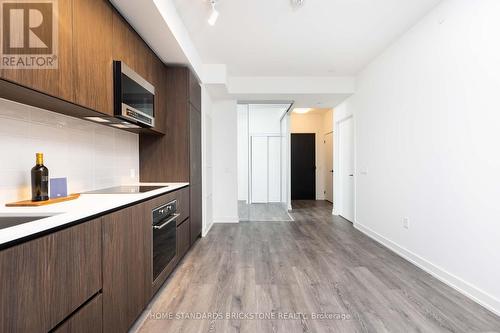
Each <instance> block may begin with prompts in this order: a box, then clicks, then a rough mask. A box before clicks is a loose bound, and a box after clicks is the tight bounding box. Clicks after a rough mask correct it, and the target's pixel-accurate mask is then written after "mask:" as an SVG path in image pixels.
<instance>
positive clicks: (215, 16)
mask: <svg viewBox="0 0 500 333" xmlns="http://www.w3.org/2000/svg"><path fill="white" fill-rule="evenodd" d="M216 3H217V1H216V0H210V5H211V6H212V12H211V13H210V16H209V17H208V24H210V25H211V26H214V25H215V23H216V22H217V19H218V18H219V12H218V11H217V9H215V5H216Z"/></svg>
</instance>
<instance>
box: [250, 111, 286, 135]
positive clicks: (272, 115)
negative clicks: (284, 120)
mask: <svg viewBox="0 0 500 333" xmlns="http://www.w3.org/2000/svg"><path fill="white" fill-rule="evenodd" d="M288 106H289V105H280V104H250V105H248V123H249V125H248V131H249V134H250V135H262V134H271V135H279V134H280V132H281V127H280V119H281V115H282V114H283V112H284V111H286V110H287V109H288Z"/></svg>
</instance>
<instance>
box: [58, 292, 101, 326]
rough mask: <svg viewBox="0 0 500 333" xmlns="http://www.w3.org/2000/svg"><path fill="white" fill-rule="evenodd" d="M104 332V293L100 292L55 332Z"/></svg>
mask: <svg viewBox="0 0 500 333" xmlns="http://www.w3.org/2000/svg"><path fill="white" fill-rule="evenodd" d="M89 332H92V333H99V332H102V295H101V294H98V295H97V296H95V297H94V298H93V299H92V300H90V301H89V302H88V303H87V304H85V305H84V306H82V308H81V309H79V310H78V311H77V312H76V313H75V314H73V315H72V316H71V317H70V318H68V319H67V320H66V321H64V322H63V323H62V324H61V325H60V326H59V327H57V328H56V329H55V330H54V331H53V333H89Z"/></svg>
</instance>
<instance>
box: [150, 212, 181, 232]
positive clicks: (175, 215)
mask: <svg viewBox="0 0 500 333" xmlns="http://www.w3.org/2000/svg"><path fill="white" fill-rule="evenodd" d="M179 216H181V214H174V216H172V217H171V218H169V219H168V221H167V222H165V223H163V224H162V225H160V226H157V225H154V226H153V229H156V230H160V229H163V228H164V227H165V226H166V225H168V224H170V223H171V222H173V221H175V220H177V218H178V217H179Z"/></svg>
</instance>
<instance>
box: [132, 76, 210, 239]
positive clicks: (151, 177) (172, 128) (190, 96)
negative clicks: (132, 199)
mask: <svg viewBox="0 0 500 333" xmlns="http://www.w3.org/2000/svg"><path fill="white" fill-rule="evenodd" d="M166 79H167V84H166V91H167V116H166V127H165V132H166V133H167V135H165V136H163V137H156V136H151V135H145V134H142V135H141V136H140V140H139V148H140V156H139V157H140V168H141V181H144V182H147V181H152V182H156V181H161V182H189V183H190V192H191V193H190V205H191V206H190V217H191V218H190V221H191V227H190V232H191V236H190V238H191V241H192V242H194V241H195V240H196V239H197V238H198V237H199V236H200V235H201V231H202V159H201V151H202V146H201V122H202V113H201V87H200V84H199V82H198V81H197V80H196V77H195V76H194V75H193V73H192V72H191V71H190V70H189V69H188V68H187V67H167V72H166Z"/></svg>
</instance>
